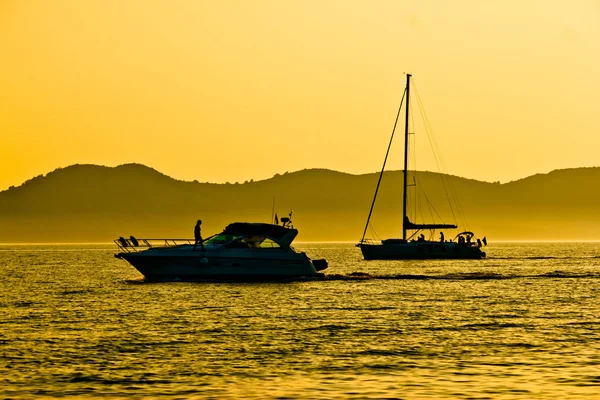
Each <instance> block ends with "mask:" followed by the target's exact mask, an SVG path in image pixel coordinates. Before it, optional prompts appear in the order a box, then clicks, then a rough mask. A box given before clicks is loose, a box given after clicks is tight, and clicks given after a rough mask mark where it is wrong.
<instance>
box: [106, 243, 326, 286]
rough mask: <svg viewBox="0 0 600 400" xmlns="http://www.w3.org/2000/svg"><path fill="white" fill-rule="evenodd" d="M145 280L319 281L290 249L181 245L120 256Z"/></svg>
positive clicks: (303, 257) (306, 261)
mask: <svg viewBox="0 0 600 400" xmlns="http://www.w3.org/2000/svg"><path fill="white" fill-rule="evenodd" d="M118 256H119V257H120V258H123V259H125V260H127V261H128V262H129V263H130V264H131V265H133V266H134V267H135V268H136V269H137V270H138V271H139V272H140V273H141V274H142V275H144V277H145V278H146V279H147V280H173V279H181V280H205V279H243V280H245V279H286V278H300V277H322V276H323V274H321V273H318V272H317V270H316V269H315V266H314V265H313V263H312V261H311V260H310V258H308V257H307V256H306V254H304V253H297V252H295V251H293V250H292V249H290V248H278V249H226V248H211V249H206V250H204V251H202V250H200V248H199V247H197V248H196V250H193V246H190V245H184V246H178V247H172V248H155V249H149V250H146V251H142V252H132V253H120V254H119V255H118Z"/></svg>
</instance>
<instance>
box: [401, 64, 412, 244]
mask: <svg viewBox="0 0 600 400" xmlns="http://www.w3.org/2000/svg"><path fill="white" fill-rule="evenodd" d="M411 76H412V75H411V74H406V120H405V121H404V186H403V188H404V189H403V190H402V240H404V241H406V192H407V190H406V188H407V187H408V184H407V183H408V118H409V113H408V111H409V100H410V77H411Z"/></svg>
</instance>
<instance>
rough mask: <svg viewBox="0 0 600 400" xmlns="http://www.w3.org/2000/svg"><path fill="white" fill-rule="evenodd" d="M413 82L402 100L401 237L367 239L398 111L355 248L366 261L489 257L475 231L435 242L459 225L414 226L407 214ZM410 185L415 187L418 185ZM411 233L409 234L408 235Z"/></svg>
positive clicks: (432, 224)
mask: <svg viewBox="0 0 600 400" xmlns="http://www.w3.org/2000/svg"><path fill="white" fill-rule="evenodd" d="M410 79H411V75H410V74H407V75H406V89H405V92H404V96H403V100H404V98H406V117H405V123H404V169H403V173H404V180H403V195H402V196H403V199H402V238H401V239H400V238H398V239H385V240H382V241H380V242H376V241H374V240H372V239H365V235H366V233H367V229H368V227H369V222H370V219H371V214H372V212H373V207H374V205H375V200H376V199H377V192H378V190H379V185H380V183H381V178H382V176H383V172H384V170H385V164H386V161H387V156H388V154H389V151H390V147H391V145H392V140H393V138H394V132H395V129H396V124H397V122H398V117H399V115H400V109H401V107H402V102H401V103H400V108H399V109H398V115H397V116H396V123H395V124H394V129H393V131H392V137H391V138H390V143H389V146H388V150H387V153H386V156H385V159H384V162H383V168H382V170H381V174H380V175H379V181H378V183H377V188H376V189H375V196H374V197H373V203H372V204H371V209H370V211H369V216H368V218H367V224H366V226H365V230H364V232H363V237H362V239H361V240H360V242H359V243H358V244H357V245H356V246H357V247H359V248H360V250H361V252H362V254H363V257H364V259H365V260H404V259H478V258H484V257H485V256H486V254H485V252H483V251H482V250H481V246H482V245H487V240H486V238H485V237H484V238H483V239H482V240H480V239H476V238H475V235H474V234H473V233H472V232H462V233H459V234H458V235H456V237H455V238H454V239H452V240H445V238H444V234H443V232H441V235H440V240H439V241H435V240H432V238H433V237H434V235H435V231H436V230H443V229H456V228H458V225H456V224H445V223H419V224H417V223H414V222H411V220H410V218H409V217H408V212H407V199H408V195H407V192H408V190H407V189H408V187H409V184H408V173H409V170H408V144H409V141H408V139H409V121H410V120H411V119H410V114H409V112H410V107H409V99H410ZM410 186H416V183H415V184H413V185H410ZM409 231H410V232H411V233H410V235H408V232H409ZM422 231H429V233H430V235H429V238H428V239H426V238H425V234H423V233H421V234H420V235H419V236H417V235H418V234H419V233H420V232H422Z"/></svg>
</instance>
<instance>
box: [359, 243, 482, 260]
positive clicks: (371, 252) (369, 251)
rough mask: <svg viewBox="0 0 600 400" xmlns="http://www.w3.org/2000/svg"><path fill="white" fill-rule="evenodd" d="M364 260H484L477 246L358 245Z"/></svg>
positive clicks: (428, 244) (455, 244) (454, 244)
mask: <svg viewBox="0 0 600 400" xmlns="http://www.w3.org/2000/svg"><path fill="white" fill-rule="evenodd" d="M358 247H360V250H361V251H362V254H363V257H364V259H365V260H427V259H440V260H444V259H456V260H461V259H463V260H467V259H480V258H485V252H483V251H482V250H481V249H480V248H479V247H477V246H464V245H461V244H457V243H453V242H444V243H442V242H407V243H382V244H371V243H360V244H358Z"/></svg>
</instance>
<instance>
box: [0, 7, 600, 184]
mask: <svg viewBox="0 0 600 400" xmlns="http://www.w3.org/2000/svg"><path fill="white" fill-rule="evenodd" d="M0 54H1V62H0V139H1V143H2V145H1V146H0V190H4V189H6V188H8V187H9V186H10V185H19V184H21V183H22V182H23V181H25V180H27V179H29V178H31V177H33V176H35V175H39V174H45V173H47V172H49V171H52V170H54V169H56V168H58V167H65V166H68V165H71V164H76V163H80V164H82V163H86V164H87V163H89V164H101V165H109V166H115V165H118V164H123V163H129V162H137V163H142V164H145V165H148V166H150V167H153V168H155V169H157V170H159V171H161V172H163V173H165V174H167V175H170V176H172V177H174V178H177V179H184V180H194V179H197V180H199V181H201V182H206V181H208V182H225V181H230V182H235V181H240V182H242V181H245V180H249V179H255V180H257V179H265V178H269V177H271V176H273V175H274V174H275V173H283V172H285V171H296V170H300V169H304V168H329V169H334V170H338V171H343V172H349V173H354V174H358V173H366V172H375V171H377V170H378V169H379V168H380V167H381V163H382V160H383V156H384V153H385V147H386V146H387V142H388V140H389V135H390V132H391V129H392V126H393V123H394V118H395V114H396V110H397V107H398V103H399V101H400V98H401V96H402V90H403V88H404V84H405V79H406V78H405V75H404V72H410V73H412V74H413V77H414V82H415V85H416V88H417V89H418V92H419V95H420V97H421V99H422V100H423V103H424V105H425V111H426V113H427V116H428V118H429V121H430V123H431V125H432V127H433V132H434V134H435V137H436V138H437V142H438V144H439V147H440V149H441V151H442V154H443V156H444V160H445V163H446V165H447V168H448V169H447V172H450V173H452V174H456V175H459V176H464V177H467V178H474V179H480V180H486V181H501V182H506V181H510V180H515V179H519V178H523V177H526V176H528V175H532V174H535V173H546V172H549V171H551V170H553V169H558V168H572V167H583V166H599V165H600V150H599V149H600V116H599V114H600V113H599V109H600V1H598V0H573V1H569V2H567V1H553V0H543V1H542V0H540V1H536V0H519V1H516V0H504V1H479V0H458V1H433V0H430V1H410V2H409V1H403V0H389V1H388V0H378V1H351V0H339V1H337V0H336V1H334V0H318V1H317V0H302V1H292V0H288V1H275V0H273V1H267V0H255V1H208V0H206V1H200V0H198V1H192V0H189V1H186V0H175V1H166V0H165V1H144V0H139V1H137V0H135V1H134V0H102V1H100V0H97V1H96V0H86V1H79V0H70V1H67V0H55V1H46V0H39V1H29V0H3V1H1V2H0ZM416 116H417V114H416V113H415V118H416ZM417 133H418V132H417ZM401 146H402V142H401V141H400V140H398V141H397V142H396V146H395V148H394V149H395V151H394V153H393V154H392V159H391V161H390V164H389V167H390V168H391V169H400V168H401V165H402V161H401V152H402V148H401ZM428 146H429V144H428V141H427V139H426V137H423V139H417V149H418V150H419V149H421V147H422V148H423V150H424V151H425V149H426V148H427V147H428ZM418 160H420V161H419V163H418V165H417V168H418V169H420V170H434V171H435V170H437V168H436V166H435V163H434V162H433V161H432V160H431V159H430V158H427V157H424V158H419V159H418Z"/></svg>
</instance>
